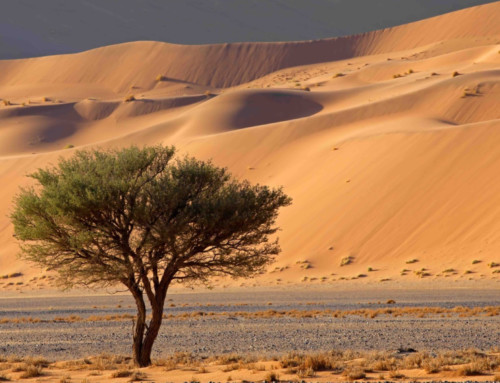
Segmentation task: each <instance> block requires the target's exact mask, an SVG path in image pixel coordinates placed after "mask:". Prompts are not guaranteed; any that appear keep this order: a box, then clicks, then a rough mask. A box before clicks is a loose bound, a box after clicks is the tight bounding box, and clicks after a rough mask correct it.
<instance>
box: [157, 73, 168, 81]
mask: <svg viewBox="0 0 500 383" xmlns="http://www.w3.org/2000/svg"><path fill="white" fill-rule="evenodd" d="M161 81H167V77H165V76H164V75H162V74H159V75H158V76H156V82H161Z"/></svg>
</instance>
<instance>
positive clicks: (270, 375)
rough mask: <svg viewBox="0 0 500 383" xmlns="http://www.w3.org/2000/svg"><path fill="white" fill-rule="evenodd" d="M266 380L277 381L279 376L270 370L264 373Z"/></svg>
mask: <svg viewBox="0 0 500 383" xmlns="http://www.w3.org/2000/svg"><path fill="white" fill-rule="evenodd" d="M265 380H266V382H279V381H280V376H279V374H277V373H276V372H275V371H271V372H269V373H268V374H267V375H266V378H265Z"/></svg>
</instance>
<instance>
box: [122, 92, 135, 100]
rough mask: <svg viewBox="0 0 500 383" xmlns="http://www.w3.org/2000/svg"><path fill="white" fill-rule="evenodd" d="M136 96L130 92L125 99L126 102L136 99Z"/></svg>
mask: <svg viewBox="0 0 500 383" xmlns="http://www.w3.org/2000/svg"><path fill="white" fill-rule="evenodd" d="M135 100H136V98H135V96H134V95H133V94H129V95H128V96H127V97H125V99H124V100H123V101H125V102H131V101H135Z"/></svg>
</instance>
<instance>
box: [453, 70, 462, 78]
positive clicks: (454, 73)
mask: <svg viewBox="0 0 500 383" xmlns="http://www.w3.org/2000/svg"><path fill="white" fill-rule="evenodd" d="M460 75H461V73H459V72H457V71H455V72H453V73H452V75H451V77H457V76H460Z"/></svg>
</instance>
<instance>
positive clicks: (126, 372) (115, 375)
mask: <svg viewBox="0 0 500 383" xmlns="http://www.w3.org/2000/svg"><path fill="white" fill-rule="evenodd" d="M131 375H132V371H130V370H118V371H115V372H113V373H112V374H111V377H112V378H113V379H115V378H128V377H129V376H131Z"/></svg>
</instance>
